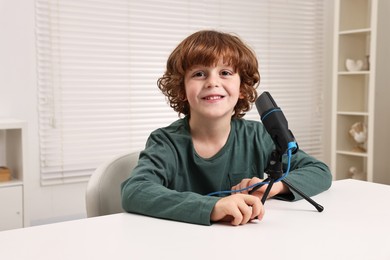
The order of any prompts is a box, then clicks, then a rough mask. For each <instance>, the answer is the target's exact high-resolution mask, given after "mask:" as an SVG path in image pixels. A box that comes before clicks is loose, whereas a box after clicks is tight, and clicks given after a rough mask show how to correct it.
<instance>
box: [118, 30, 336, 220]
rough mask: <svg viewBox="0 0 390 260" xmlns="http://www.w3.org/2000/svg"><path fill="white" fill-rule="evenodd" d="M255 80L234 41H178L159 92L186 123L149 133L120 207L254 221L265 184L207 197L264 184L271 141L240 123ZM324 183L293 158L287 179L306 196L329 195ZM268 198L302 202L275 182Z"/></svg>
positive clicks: (321, 168)
mask: <svg viewBox="0 0 390 260" xmlns="http://www.w3.org/2000/svg"><path fill="white" fill-rule="evenodd" d="M259 81H260V75H259V72H258V62H257V59H256V56H255V54H254V53H253V51H251V49H250V48H249V47H247V46H246V45H245V44H244V43H243V42H242V41H241V40H240V39H239V38H238V37H236V36H233V35H230V34H226V33H222V32H217V31H199V32H196V33H194V34H192V35H190V36H189V37H187V38H186V39H184V40H183V41H182V42H181V43H180V44H179V45H178V46H177V47H176V49H175V50H174V51H173V52H172V53H171V55H170V57H169V58H168V61H167V68H166V72H165V73H164V75H163V77H161V78H160V79H159V80H158V86H159V88H160V90H161V91H162V92H163V93H164V95H166V97H167V98H168V101H169V104H170V106H171V107H172V108H173V109H174V110H175V111H176V112H178V113H179V115H180V114H183V115H185V117H184V118H181V119H179V120H177V121H175V122H173V123H172V124H171V125H169V126H167V127H165V128H160V129H157V130H155V131H154V132H153V133H151V135H150V136H149V138H148V141H147V143H146V147H145V150H144V151H142V152H141V154H140V158H139V162H138V165H137V167H136V168H135V169H134V171H133V174H132V176H131V177H130V178H129V179H128V180H127V181H125V182H124V183H123V184H122V205H123V208H124V209H125V210H126V211H128V212H134V213H139V214H145V215H149V216H154V217H159V218H165V219H173V220H177V221H184V222H189V223H196V224H203V225H210V224H211V223H213V222H219V221H229V222H230V223H231V224H232V225H240V224H246V223H247V222H249V221H251V220H252V219H255V218H258V219H261V218H262V217H263V215H264V208H263V205H262V203H261V201H260V199H261V198H262V194H263V193H264V191H265V189H266V185H264V186H263V187H261V188H260V189H258V190H257V191H255V192H253V193H252V194H248V192H241V193H233V194H232V195H229V196H225V197H222V198H220V197H213V196H207V194H208V193H211V192H214V191H220V190H237V189H241V188H245V187H248V186H249V185H252V184H254V183H256V182H260V181H261V179H263V178H264V171H265V169H266V167H267V165H268V161H269V159H270V154H271V152H272V151H273V149H274V143H273V141H272V139H271V137H270V136H269V134H268V133H267V132H266V130H265V129H264V127H263V125H262V124H261V123H260V122H257V121H250V120H244V119H242V117H243V116H244V115H245V112H247V111H248V110H249V109H250V108H251V106H252V104H253V102H254V101H255V100H256V97H257V93H256V87H257V85H258V83H259ZM331 179H332V178H331V174H330V172H329V169H328V167H327V166H326V165H325V164H324V163H322V162H320V161H318V160H316V159H314V158H312V157H310V156H308V155H307V154H305V153H304V152H303V151H298V152H297V153H296V154H295V155H293V157H292V162H291V171H290V174H289V176H288V177H287V178H286V180H289V182H290V183H291V184H293V185H294V186H295V187H297V188H298V189H300V190H302V191H303V192H304V193H306V194H307V195H308V196H313V195H315V194H318V193H320V192H322V191H324V190H326V189H328V188H329V187H330V185H331ZM275 196H276V197H278V198H282V199H286V200H297V199H301V198H300V196H299V195H298V194H296V193H294V192H293V191H290V190H289V188H288V187H286V186H285V185H284V184H283V183H281V182H277V183H275V184H274V185H273V186H272V189H271V192H270V193H269V197H275Z"/></svg>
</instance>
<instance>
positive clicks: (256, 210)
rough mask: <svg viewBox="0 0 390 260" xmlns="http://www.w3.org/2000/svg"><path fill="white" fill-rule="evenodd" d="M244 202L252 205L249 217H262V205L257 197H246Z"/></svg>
mask: <svg viewBox="0 0 390 260" xmlns="http://www.w3.org/2000/svg"><path fill="white" fill-rule="evenodd" d="M246 203H247V204H248V205H249V206H251V207H252V215H251V219H255V218H256V217H257V218H259V216H260V217H261V218H262V216H263V215H264V207H263V203H261V200H260V199H259V198H258V197H255V196H250V198H247V200H246Z"/></svg>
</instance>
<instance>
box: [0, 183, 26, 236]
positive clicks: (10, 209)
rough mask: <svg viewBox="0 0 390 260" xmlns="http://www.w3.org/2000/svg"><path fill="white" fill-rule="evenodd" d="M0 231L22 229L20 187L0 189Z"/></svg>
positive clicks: (21, 191) (21, 190) (21, 194)
mask: <svg viewBox="0 0 390 260" xmlns="http://www.w3.org/2000/svg"><path fill="white" fill-rule="evenodd" d="M0 216H1V221H0V230H6V229H12V228H20V227H23V187H22V185H16V186H7V187H1V188H0Z"/></svg>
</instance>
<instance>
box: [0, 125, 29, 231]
mask: <svg viewBox="0 0 390 260" xmlns="http://www.w3.org/2000/svg"><path fill="white" fill-rule="evenodd" d="M26 128H27V126H26V123H25V122H24V121H21V120H15V119H1V118H0V166H6V167H7V168H9V169H10V171H11V175H12V179H11V180H10V181H2V182H0V219H1V221H0V231H1V230H8V229H14V228H22V227H26V226H28V218H27V211H26V207H25V206H26V192H25V170H26V163H25V161H26V134H27V129H26Z"/></svg>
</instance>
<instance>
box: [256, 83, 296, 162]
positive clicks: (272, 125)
mask: <svg viewBox="0 0 390 260" xmlns="http://www.w3.org/2000/svg"><path fill="white" fill-rule="evenodd" d="M255 104H256V108H257V111H258V112H259V114H260V118H261V121H262V122H263V125H264V127H265V129H266V130H267V132H268V133H269V134H270V136H271V138H272V140H273V141H274V143H275V146H276V149H277V150H278V151H279V152H280V153H281V154H284V153H285V152H286V151H287V150H288V149H291V150H292V151H291V152H292V153H293V154H294V153H296V152H297V151H298V144H297V142H296V141H295V137H294V135H293V133H292V132H291V131H290V129H288V122H287V119H286V117H285V116H284V114H283V112H282V110H281V109H280V107H278V105H277V104H276V102H275V101H274V99H273V98H272V96H271V94H270V93H269V92H267V91H264V92H263V93H262V94H261V95H260V96H259V97H258V98H257V100H256V102H255Z"/></svg>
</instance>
